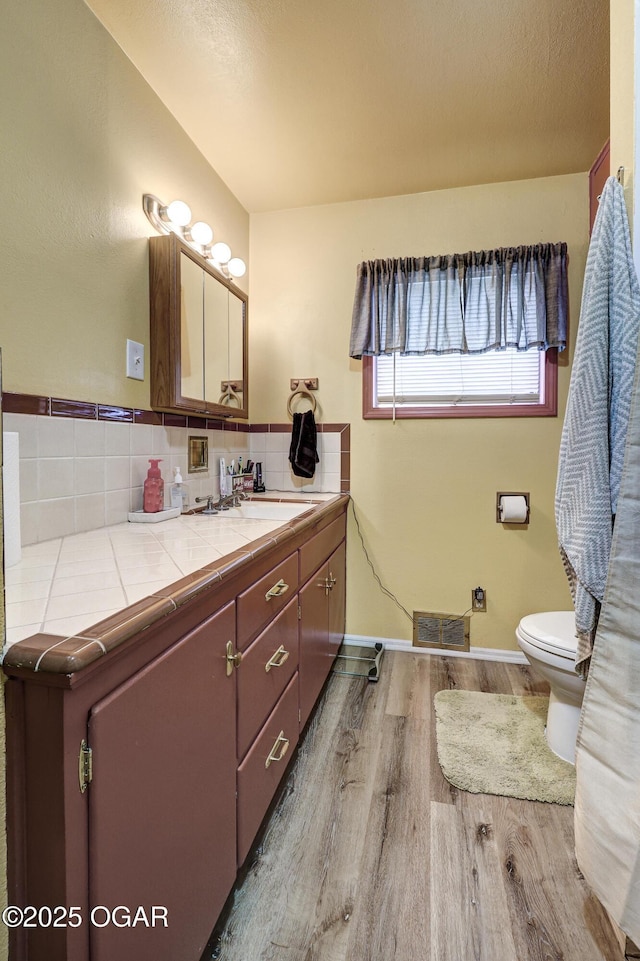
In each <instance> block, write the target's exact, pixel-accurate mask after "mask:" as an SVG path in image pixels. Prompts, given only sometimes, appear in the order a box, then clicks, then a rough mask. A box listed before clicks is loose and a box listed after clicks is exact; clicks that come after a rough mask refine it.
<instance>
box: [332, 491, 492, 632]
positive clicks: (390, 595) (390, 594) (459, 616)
mask: <svg viewBox="0 0 640 961" xmlns="http://www.w3.org/2000/svg"><path fill="white" fill-rule="evenodd" d="M349 504H350V505H351V510H352V511H353V519H354V521H355V524H356V530H357V532H358V537H359V538H360V543H361V545H362V551H363V553H364V556H365V559H366V561H367V564H368V565H369V567H370V568H371V573H372V574H373V576H374V578H375V580H376V582H377V584H378V586H379V588H380V590H381V591H382V593H383V594H384V595H385V597H388V598H389V599H390V600H392V601H393V603H394V604H395V605H396V606H397V607H399V608H400V610H401V611H402V612H403V613H404V614H406V616H407V617H408V618H409V620H410V621H411V623H412V624H413V615H412V614H410V613H409V611H408V610H407V609H406V607H404V605H403V604H401V603H400V601H399V600H398V598H397V597H396V595H395V594H394V593H393V591H390V590H389V588H388V587H385V586H384V584H383V583H382V581H381V580H380V577H379V575H378V572H377V571H376V569H375V567H374V565H373V561H372V560H371V558H370V557H369V552H368V551H367V547H366V544H365V542H364V537H363V536H362V531H361V529H360V520H359V518H358V514H357V511H356V505H355V503H354V500H353V497H351V498H350V500H349ZM474 613H475V611H474V610H473V608H471V607H469V608H468V609H467V610H466V611H465V612H464V614H455V615H453V616H452V617H448V618H447V620H448V621H461V620H462V619H463V618H464V617H466V616H467V614H469V615H470V616H471V617H473V615H474Z"/></svg>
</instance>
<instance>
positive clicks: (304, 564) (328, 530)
mask: <svg viewBox="0 0 640 961" xmlns="http://www.w3.org/2000/svg"><path fill="white" fill-rule="evenodd" d="M346 529H347V515H346V514H343V515H342V516H341V517H336V519H335V520H334V521H332V522H331V523H330V524H328V525H327V527H325V528H324V530H322V531H320V532H319V533H318V534H315V535H314V536H313V537H312V538H311V539H310V540H309V541H307V543H306V544H303V545H302V547H301V548H300V583H301V584H304V582H305V581H306V579H307V578H308V577H310V575H311V574H313V572H314V571H317V569H318V568H319V567H320V565H321V564H324V562H325V561H326V559H327V558H328V557H329V555H330V554H332V553H333V552H334V551H335V549H336V547H337V546H338V544H339V543H340V542H341V541H342V540H343V539H344V536H345V533H346Z"/></svg>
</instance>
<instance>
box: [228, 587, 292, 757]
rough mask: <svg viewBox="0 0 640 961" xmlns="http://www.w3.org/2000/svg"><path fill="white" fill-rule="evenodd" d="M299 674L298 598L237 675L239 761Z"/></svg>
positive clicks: (246, 656)
mask: <svg viewBox="0 0 640 961" xmlns="http://www.w3.org/2000/svg"><path fill="white" fill-rule="evenodd" d="M297 670H298V598H297V597H294V598H293V600H291V601H289V603H288V604H287V606H286V607H285V609H284V610H283V611H281V612H280V614H278V616H277V617H276V619H275V620H274V621H272V622H271V624H269V626H268V627H267V628H265V630H264V631H263V632H262V634H259V635H258V637H257V638H256V639H255V641H254V642H253V644H251V646H250V647H248V648H247V650H246V651H245V653H244V655H243V657H242V661H241V664H240V667H239V669H238V673H237V678H236V679H237V685H238V687H237V690H238V758H243V757H244V755H245V753H246V751H247V749H248V748H249V746H250V745H251V742H252V741H253V739H254V737H255V736H256V734H257V733H258V731H259V730H260V728H261V727H262V725H263V723H264V722H265V720H266V719H267V718H268V717H269V714H270V713H271V711H272V710H273V708H274V705H275V704H276V701H277V700H278V698H279V697H280V695H281V694H282V692H283V691H284V689H285V687H286V686H287V684H288V683H289V681H290V680H291V678H292V677H293V675H294V674H295V672H296V671H297Z"/></svg>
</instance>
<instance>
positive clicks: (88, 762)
mask: <svg viewBox="0 0 640 961" xmlns="http://www.w3.org/2000/svg"><path fill="white" fill-rule="evenodd" d="M92 780H93V751H92V750H91V748H90V747H89V745H88V744H87V742H86V741H85V739H84V738H83V739H82V741H81V742H80V754H79V755H78V781H79V782H80V791H81V793H82V794H84V792H85V791H86V790H87V787H88V786H89V784H90V783H91V781H92Z"/></svg>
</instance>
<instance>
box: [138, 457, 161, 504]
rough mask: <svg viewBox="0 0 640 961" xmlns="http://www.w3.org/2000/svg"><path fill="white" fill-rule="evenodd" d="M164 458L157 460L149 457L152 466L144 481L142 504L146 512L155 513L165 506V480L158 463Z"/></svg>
mask: <svg viewBox="0 0 640 961" xmlns="http://www.w3.org/2000/svg"><path fill="white" fill-rule="evenodd" d="M161 459H162V458H158V459H157V460H155V459H153V458H149V463H150V464H151V467H150V468H149V470H148V472H147V477H146V480H145V482H144V497H143V501H142V506H143V508H144V511H145V514H155V513H157V511H161V510H162V509H163V508H164V481H163V479H162V474H161V473H160V468H159V467H158V464H159V463H160V460H161Z"/></svg>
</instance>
